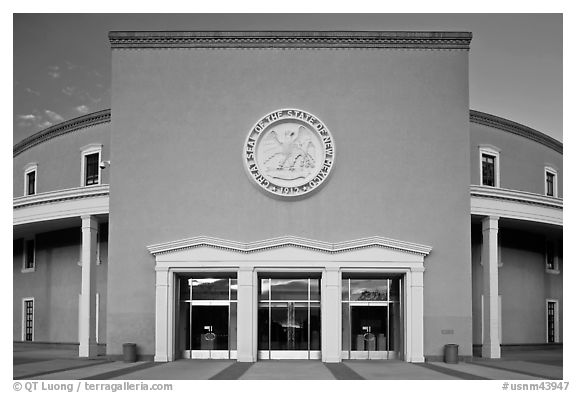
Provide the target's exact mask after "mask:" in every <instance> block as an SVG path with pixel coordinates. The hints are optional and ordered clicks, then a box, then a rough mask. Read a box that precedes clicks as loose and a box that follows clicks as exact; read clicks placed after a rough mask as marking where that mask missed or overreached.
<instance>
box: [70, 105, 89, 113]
mask: <svg viewBox="0 0 576 393" xmlns="http://www.w3.org/2000/svg"><path fill="white" fill-rule="evenodd" d="M74 109H75V110H76V112H78V113H81V114H83V115H85V114H86V113H88V112H90V108H88V107H87V106H86V105H79V106H77V107H76V108H74Z"/></svg>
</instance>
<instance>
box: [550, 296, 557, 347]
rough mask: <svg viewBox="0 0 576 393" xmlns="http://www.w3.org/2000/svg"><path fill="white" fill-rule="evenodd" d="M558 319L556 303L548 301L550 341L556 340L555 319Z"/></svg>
mask: <svg viewBox="0 0 576 393" xmlns="http://www.w3.org/2000/svg"><path fill="white" fill-rule="evenodd" d="M555 319H556V303H554V302H548V342H549V343H553V342H554V328H555V326H554V325H555V324H554V320H555Z"/></svg>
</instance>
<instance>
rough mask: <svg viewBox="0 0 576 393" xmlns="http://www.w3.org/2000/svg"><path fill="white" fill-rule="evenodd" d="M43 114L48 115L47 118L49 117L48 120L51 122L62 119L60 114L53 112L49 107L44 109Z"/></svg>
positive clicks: (57, 121)
mask: <svg viewBox="0 0 576 393" xmlns="http://www.w3.org/2000/svg"><path fill="white" fill-rule="evenodd" d="M44 114H45V115H46V116H47V117H48V119H50V121H52V122H53V123H59V122H61V121H64V118H63V117H62V116H60V115H59V114H58V113H56V112H53V111H51V110H49V109H46V110H44Z"/></svg>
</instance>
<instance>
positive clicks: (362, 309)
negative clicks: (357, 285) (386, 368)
mask: <svg viewBox="0 0 576 393" xmlns="http://www.w3.org/2000/svg"><path fill="white" fill-rule="evenodd" d="M350 315H351V317H350V331H351V333H352V343H351V344H352V355H353V357H351V358H352V359H387V357H388V356H387V355H388V354H387V352H388V348H389V347H390V345H389V343H388V339H389V335H388V329H387V327H388V306H387V305H384V304H357V305H351V306H350Z"/></svg>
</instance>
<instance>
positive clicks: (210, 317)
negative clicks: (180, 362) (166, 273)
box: [176, 276, 237, 359]
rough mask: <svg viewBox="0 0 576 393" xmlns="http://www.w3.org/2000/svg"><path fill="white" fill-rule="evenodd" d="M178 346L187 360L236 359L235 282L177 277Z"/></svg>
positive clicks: (220, 279) (224, 278) (232, 279)
mask: <svg viewBox="0 0 576 393" xmlns="http://www.w3.org/2000/svg"><path fill="white" fill-rule="evenodd" d="M178 285H179V291H178V293H179V302H178V305H179V307H178V310H177V313H176V314H177V322H176V326H178V329H177V346H178V350H179V351H178V352H179V353H180V356H181V357H183V358H187V359H236V320H237V282H236V279H235V278H230V277H198V276H193V277H180V278H179V280H178Z"/></svg>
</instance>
